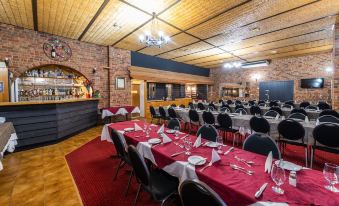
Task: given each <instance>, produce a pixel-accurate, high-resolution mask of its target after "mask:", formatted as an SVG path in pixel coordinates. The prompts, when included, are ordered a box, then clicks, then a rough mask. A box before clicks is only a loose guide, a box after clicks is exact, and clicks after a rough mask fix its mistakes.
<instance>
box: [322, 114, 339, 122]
mask: <svg viewBox="0 0 339 206" xmlns="http://www.w3.org/2000/svg"><path fill="white" fill-rule="evenodd" d="M318 121H319V123H324V122H330V123H336V124H339V118H337V117H335V116H332V115H323V116H321V117H319V118H318Z"/></svg>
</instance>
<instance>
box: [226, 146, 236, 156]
mask: <svg viewBox="0 0 339 206" xmlns="http://www.w3.org/2000/svg"><path fill="white" fill-rule="evenodd" d="M232 150H234V147H230V148H229V149H228V150H227V151H226V152H225V153H224V155H227V154H228V153H230V152H231V151H232Z"/></svg>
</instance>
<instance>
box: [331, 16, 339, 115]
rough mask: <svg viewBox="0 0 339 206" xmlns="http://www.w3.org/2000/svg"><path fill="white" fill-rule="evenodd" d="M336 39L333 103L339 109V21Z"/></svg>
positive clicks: (334, 46)
mask: <svg viewBox="0 0 339 206" xmlns="http://www.w3.org/2000/svg"><path fill="white" fill-rule="evenodd" d="M334 34H335V39H334V45H333V51H334V54H333V57H334V59H333V61H334V72H333V92H332V105H333V108H334V109H335V110H339V22H338V18H337V23H336V25H335V30H334Z"/></svg>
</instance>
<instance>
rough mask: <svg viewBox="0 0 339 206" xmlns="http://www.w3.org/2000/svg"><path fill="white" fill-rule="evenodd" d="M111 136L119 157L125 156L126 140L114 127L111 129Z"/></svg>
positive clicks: (126, 154)
mask: <svg viewBox="0 0 339 206" xmlns="http://www.w3.org/2000/svg"><path fill="white" fill-rule="evenodd" d="M111 138H112V140H113V143H114V147H115V150H116V152H117V154H118V156H119V157H121V158H125V157H127V156H128V153H127V152H126V149H127V145H126V142H125V141H124V140H123V139H122V138H124V137H122V135H121V134H120V133H119V132H118V131H117V130H115V129H112V132H111Z"/></svg>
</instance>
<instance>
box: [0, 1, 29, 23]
mask: <svg viewBox="0 0 339 206" xmlns="http://www.w3.org/2000/svg"><path fill="white" fill-rule="evenodd" d="M0 22H3V23H6V24H12V25H15V26H20V27H25V28H28V29H33V14H32V1H31V0H20V1H16V0H10V1H9V0H0Z"/></svg>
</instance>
